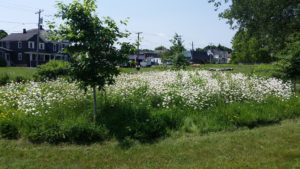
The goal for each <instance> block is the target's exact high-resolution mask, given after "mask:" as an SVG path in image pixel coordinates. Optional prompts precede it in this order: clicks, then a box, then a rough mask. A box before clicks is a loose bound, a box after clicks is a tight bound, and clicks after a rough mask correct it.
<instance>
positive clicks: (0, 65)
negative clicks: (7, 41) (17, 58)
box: [0, 57, 6, 67]
mask: <svg viewBox="0 0 300 169" xmlns="http://www.w3.org/2000/svg"><path fill="white" fill-rule="evenodd" d="M5 66H6V61H5V59H4V58H2V57H0V67H5Z"/></svg>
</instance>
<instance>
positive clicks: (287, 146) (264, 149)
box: [0, 119, 300, 169]
mask: <svg viewBox="0 0 300 169" xmlns="http://www.w3.org/2000/svg"><path fill="white" fill-rule="evenodd" d="M299 131H300V120H299V119H297V120H288V121H284V122H282V123H281V124H278V125H274V126H268V127H261V128H256V129H253V130H248V129H244V130H239V131H235V132H218V133H211V134H209V135H204V136H201V135H198V134H184V135H180V134H179V135H178V134H174V135H172V136H171V137H169V138H167V139H165V140H162V141H160V142H158V143H156V144H148V145H136V146H134V147H132V148H130V149H122V148H120V147H119V145H118V144H117V143H116V142H114V141H111V142H107V143H103V144H95V145H91V146H76V145H60V146H52V145H33V144H29V143H26V142H24V141H6V140H0V152H1V153H0V168H22V169H40V168H43V169H56V168H57V169H58V168H64V169H68V168H70V169H71V168H72V169H76V168H78V169H79V168H80V169H81V168H120V169H122V168H124V169H127V168H130V169H134V168H139V169H140V168H171V169H177V168H178V169H182V168H197V169H201V168H203V169H204V168H205V169H209V168H212V169H215V168H219V169H223V168H224V169H225V168H230V169H235V168H236V169H240V168H247V169H252V168H253V169H257V168H259V169H297V168H300V146H299V145H300V132H299Z"/></svg>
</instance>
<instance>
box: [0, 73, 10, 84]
mask: <svg viewBox="0 0 300 169" xmlns="http://www.w3.org/2000/svg"><path fill="white" fill-rule="evenodd" d="M9 81H10V77H9V75H8V74H7V73H5V74H1V75H0V86H3V85H6V84H7V83H9Z"/></svg>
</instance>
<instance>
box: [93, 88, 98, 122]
mask: <svg viewBox="0 0 300 169" xmlns="http://www.w3.org/2000/svg"><path fill="white" fill-rule="evenodd" d="M93 97H94V117H93V118H94V119H93V120H94V122H95V123H96V117H97V98H96V87H93Z"/></svg>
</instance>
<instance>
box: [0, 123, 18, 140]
mask: <svg viewBox="0 0 300 169" xmlns="http://www.w3.org/2000/svg"><path fill="white" fill-rule="evenodd" d="M0 138H5V139H17V138H19V131H18V128H17V125H16V124H15V123H14V122H13V121H11V120H8V119H5V120H3V119H2V120H0Z"/></svg>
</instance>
